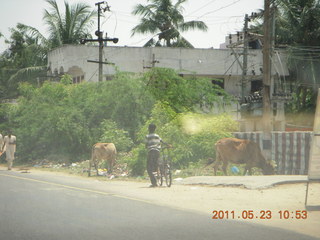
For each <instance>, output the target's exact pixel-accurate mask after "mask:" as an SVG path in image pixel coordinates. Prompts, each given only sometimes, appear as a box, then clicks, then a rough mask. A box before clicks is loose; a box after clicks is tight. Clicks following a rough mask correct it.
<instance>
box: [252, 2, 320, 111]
mask: <svg viewBox="0 0 320 240" xmlns="http://www.w3.org/2000/svg"><path fill="white" fill-rule="evenodd" d="M274 3H275V5H276V6H277V8H276V24H275V27H276V28H275V43H276V45H282V46H283V45H285V46H287V52H288V67H289V71H290V77H291V79H292V80H293V81H294V83H295V93H296V94H295V95H296V96H297V97H296V103H294V102H292V104H295V105H292V108H293V109H294V110H295V111H305V110H310V109H311V110H314V107H315V100H316V94H317V91H315V90H316V89H317V88H318V87H319V84H320V82H319V80H318V79H317V77H316V76H319V74H320V61H319V59H320V47H319V43H320V2H319V0H303V1H302V0H275V1H274ZM252 29H254V30H257V31H261V29H262V24H261V23H259V24H257V25H256V26H255V27H253V28H252ZM302 83H303V84H302Z"/></svg>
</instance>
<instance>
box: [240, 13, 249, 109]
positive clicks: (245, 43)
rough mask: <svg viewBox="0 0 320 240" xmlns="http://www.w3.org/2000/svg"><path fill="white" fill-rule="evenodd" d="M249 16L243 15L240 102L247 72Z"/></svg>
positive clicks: (242, 100)
mask: <svg viewBox="0 0 320 240" xmlns="http://www.w3.org/2000/svg"><path fill="white" fill-rule="evenodd" d="M249 21H250V18H249V16H248V14H246V15H245V17H244V28H243V64H242V77H241V102H242V103H243V102H244V95H245V89H246V81H247V72H248V49H249V39H248V26H249Z"/></svg>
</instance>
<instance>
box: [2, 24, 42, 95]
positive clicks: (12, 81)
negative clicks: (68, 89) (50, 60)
mask: <svg viewBox="0 0 320 240" xmlns="http://www.w3.org/2000/svg"><path fill="white" fill-rule="evenodd" d="M10 31H11V36H10V39H6V43H7V44H9V48H8V49H7V50H6V51H4V52H3V53H2V54H1V55H0V68H1V72H0V82H1V89H0V90H2V94H1V98H14V97H16V96H17V94H18V92H17V88H18V83H19V82H22V81H24V82H25V81H27V82H30V83H33V84H38V82H39V81H40V80H43V77H44V76H46V70H45V69H46V67H45V65H46V51H47V48H45V47H43V46H42V45H41V44H40V42H39V40H38V39H37V38H36V37H34V36H33V35H31V34H29V33H28V32H27V31H26V30H25V26H24V25H23V24H17V26H16V28H12V29H10Z"/></svg>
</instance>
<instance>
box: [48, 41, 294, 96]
mask: <svg viewBox="0 0 320 240" xmlns="http://www.w3.org/2000/svg"><path fill="white" fill-rule="evenodd" d="M236 51H238V54H239V55H240V57H239V62H240V63H241V64H242V61H243V60H242V56H241V53H242V50H241V49H239V50H236ZM98 52H99V48H98V47H97V46H85V45H65V46H62V47H59V48H56V49H54V50H52V51H51V52H50V53H49V56H48V65H49V67H50V69H51V72H52V73H54V70H55V69H57V70H58V71H59V69H60V68H61V67H63V69H64V71H65V72H68V71H69V70H70V69H71V68H72V67H75V66H77V67H79V68H80V69H81V70H82V71H83V72H84V79H85V81H94V82H96V81H98V64H97V63H89V62H87V60H95V61H98ZM153 56H154V57H155V60H156V61H159V63H155V66H156V67H166V68H173V69H175V70H177V71H178V72H179V73H181V74H196V75H201V76H210V77H212V78H214V77H216V78H224V80H225V83H224V85H225V90H227V91H228V92H229V93H232V94H236V95H239V93H240V91H241V86H240V80H241V75H242V69H241V67H240V65H239V63H238V62H237V61H236V56H235V54H233V52H232V51H231V50H229V49H185V48H164V47H156V48H142V47H105V48H104V57H103V59H104V60H105V59H106V61H108V62H112V63H115V66H116V67H117V68H118V69H119V70H120V71H125V72H133V73H141V72H145V71H148V69H147V68H145V67H151V66H152V61H153ZM285 59H286V55H285V53H284V52H279V53H278V54H275V55H274V57H273V61H272V62H273V74H275V73H276V72H277V73H279V75H280V76H282V75H288V70H287V65H286V60H285ZM115 66H113V65H103V74H104V75H113V74H115V72H116V69H115ZM261 68H262V51H261V50H249V56H248V73H247V76H248V83H247V85H246V91H247V92H249V91H250V79H253V80H254V79H262V72H261V71H260V69H261ZM253 71H254V72H255V75H253Z"/></svg>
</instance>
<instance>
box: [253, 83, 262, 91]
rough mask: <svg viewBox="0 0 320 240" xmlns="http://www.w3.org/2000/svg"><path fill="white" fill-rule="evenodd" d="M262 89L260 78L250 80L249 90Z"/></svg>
mask: <svg viewBox="0 0 320 240" xmlns="http://www.w3.org/2000/svg"><path fill="white" fill-rule="evenodd" d="M261 89H262V81H261V80H252V81H251V92H252V93H254V92H259V91H261Z"/></svg>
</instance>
